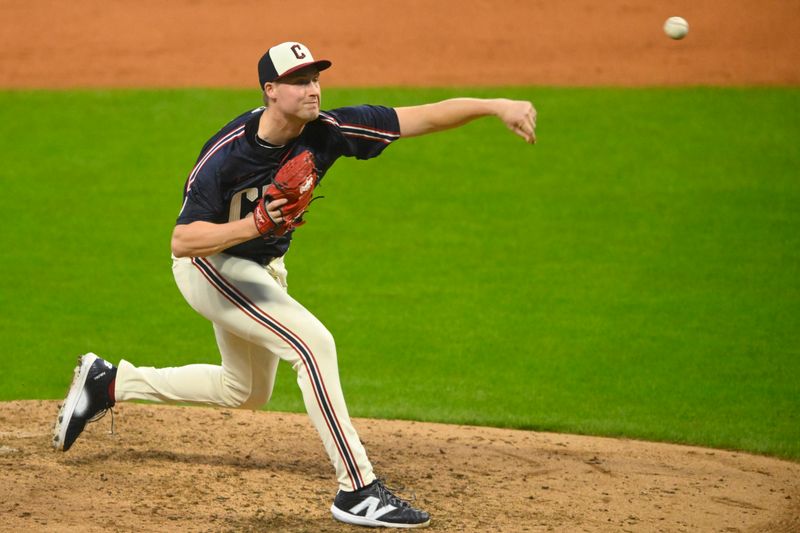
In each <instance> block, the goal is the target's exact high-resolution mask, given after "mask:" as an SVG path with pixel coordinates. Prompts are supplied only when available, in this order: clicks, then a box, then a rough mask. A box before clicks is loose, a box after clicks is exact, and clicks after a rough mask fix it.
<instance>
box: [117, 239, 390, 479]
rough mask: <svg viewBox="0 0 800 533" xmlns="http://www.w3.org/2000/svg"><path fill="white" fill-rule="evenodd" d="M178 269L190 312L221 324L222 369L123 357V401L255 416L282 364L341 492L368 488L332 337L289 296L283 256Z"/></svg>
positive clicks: (218, 259) (181, 262)
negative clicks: (136, 362)
mask: <svg viewBox="0 0 800 533" xmlns="http://www.w3.org/2000/svg"><path fill="white" fill-rule="evenodd" d="M172 270H173V274H174V276H175V281H176V282H177V284H178V288H179V289H180V291H181V293H182V294H183V296H184V298H186V301H187V302H189V305H191V306H192V308H194V310H195V311H197V312H198V313H200V314H201V315H203V316H204V317H206V318H207V319H208V320H210V321H211V322H212V323H213V324H214V333H215V334H216V338H217V345H218V347H219V352H220V355H221V357H222V362H221V364H220V365H206V364H194V365H188V366H183V367H178V368H150V367H135V366H133V365H132V364H130V363H129V362H127V361H124V360H123V361H121V362H120V364H119V367H118V368H119V370H118V372H117V381H116V387H115V393H116V399H117V401H125V400H150V401H156V402H163V403H194V404H204V405H214V406H221V407H232V408H248V409H258V408H260V407H262V406H263V405H264V404H266V403H267V402H268V401H269V399H270V396H271V394H272V388H273V385H274V383H275V374H276V371H277V368H278V361H279V360H280V359H283V360H284V361H287V362H289V363H290V364H291V365H292V368H294V370H295V372H297V383H298V385H299V386H300V390H301V391H302V393H303V401H304V402H305V406H306V411H307V412H308V415H309V416H310V417H311V421H312V422H313V424H314V427H316V429H317V431H318V432H319V435H320V437H321V438H322V443H323V445H324V446H325V450H326V451H327V452H328V456H329V457H330V460H331V462H332V463H333V465H334V467H335V468H336V476H337V479H338V482H339V487H340V488H341V489H342V490H347V491H352V490H357V489H360V488H361V487H364V486H366V485H368V484H369V483H371V482H372V481H373V480H374V479H375V476H374V474H373V472H372V465H371V464H370V462H369V459H368V458H367V454H366V452H365V451H364V447H363V445H362V444H361V441H360V440H359V438H358V435H357V433H356V430H355V428H353V425H352V423H351V421H350V416H349V415H348V413H347V406H346V405H345V401H344V395H343V394H342V388H341V384H340V382H339V369H338V365H337V361H336V346H335V344H334V340H333V337H332V336H331V334H330V332H328V330H327V329H326V328H325V326H324V325H322V323H321V322H320V321H319V320H318V319H317V318H316V317H315V316H314V315H312V314H311V313H310V312H309V311H308V310H307V309H306V308H304V307H303V306H302V305H300V303H299V302H297V301H296V300H295V299H294V298H292V297H291V296H289V294H288V293H287V291H286V269H285V267H284V264H283V260H282V258H279V259H276V260H274V261H272V262H271V263H270V264H269V265H267V266H266V267H263V266H261V265H259V264H258V263H255V262H253V261H249V260H246V259H241V258H238V257H233V256H230V255H226V254H216V255H213V256H210V257H202V258H200V257H198V258H178V259H174V260H173V265H172Z"/></svg>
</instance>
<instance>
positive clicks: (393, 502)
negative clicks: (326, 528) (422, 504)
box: [331, 479, 431, 528]
mask: <svg viewBox="0 0 800 533" xmlns="http://www.w3.org/2000/svg"><path fill="white" fill-rule="evenodd" d="M331 512H332V513H333V517H334V518H335V519H336V520H339V521H340V522H346V523H348V524H355V525H357V526H368V527H397V528H414V527H425V526H427V525H428V524H430V523H431V517H430V515H429V514H428V513H426V512H425V511H421V510H419V509H415V508H413V507H411V505H410V504H409V503H408V502H406V501H404V500H401V499H400V498H398V497H397V496H395V495H394V494H392V493H391V491H390V490H389V489H388V488H386V486H385V485H384V484H383V482H382V481H380V480H378V479H376V480H375V481H373V482H372V483H370V484H369V485H367V486H366V487H364V488H363V489H361V490H357V491H355V492H346V491H343V490H340V491H339V492H338V493H337V494H336V498H335V499H334V500H333V505H331Z"/></svg>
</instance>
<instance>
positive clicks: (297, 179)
mask: <svg viewBox="0 0 800 533" xmlns="http://www.w3.org/2000/svg"><path fill="white" fill-rule="evenodd" d="M318 181H319V175H318V172H317V168H316V166H314V156H313V154H312V153H311V152H309V151H308V150H305V151H303V152H301V153H300V154H298V155H296V156H294V157H293V158H292V159H290V160H289V161H287V162H286V164H284V165H283V166H282V167H281V168H280V169H279V170H278V173H277V174H275V177H274V178H272V183H270V184H269V186H268V187H267V190H266V191H265V192H264V197H263V198H261V200H259V202H258V205H257V206H256V209H255V211H253V214H254V219H255V223H256V228H258V232H259V233H260V234H261V235H262V236H263V237H264V238H267V239H272V238H275V237H280V236H281V235H285V234H286V233H288V232H289V231H291V230H293V229H295V228H297V227H299V226H302V225H303V224H305V223H306V221H305V220H303V213H305V211H306V209H308V204H310V203H311V200H312V198H313V196H314V188H315V187H316V186H317V182H318ZM281 198H286V199H287V202H286V203H285V204H284V205H283V206H281V208H280V212H281V215H282V217H283V221H282V222H275V220H273V219H272V217H270V216H269V213H268V212H267V204H268V203H270V202H272V201H273V200H279V199H281Z"/></svg>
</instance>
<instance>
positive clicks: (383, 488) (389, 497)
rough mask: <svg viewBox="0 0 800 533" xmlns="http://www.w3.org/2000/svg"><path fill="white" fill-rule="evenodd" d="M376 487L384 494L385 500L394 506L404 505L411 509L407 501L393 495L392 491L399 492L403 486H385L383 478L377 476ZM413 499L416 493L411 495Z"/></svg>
mask: <svg viewBox="0 0 800 533" xmlns="http://www.w3.org/2000/svg"><path fill="white" fill-rule="evenodd" d="M378 487H380V490H381V492H382V493H383V494H385V495H386V500H387V502H388V503H390V504H392V505H394V506H396V507H406V508H408V509H413V507H412V506H411V504H410V503H408V502H407V501H405V500H403V499H401V498H399V497H397V496H395V494H394V492H395V491H397V492H401V491H402V490H403V489H404V488H405V487H400V488H399V489H393V488H389V487H387V486H386V483H385V482H384V480H383V478H378ZM412 496H413V499H416V495H412Z"/></svg>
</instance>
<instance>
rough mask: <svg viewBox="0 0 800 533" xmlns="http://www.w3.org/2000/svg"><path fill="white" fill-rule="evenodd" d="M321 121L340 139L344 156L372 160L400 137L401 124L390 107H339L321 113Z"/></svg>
mask: <svg viewBox="0 0 800 533" xmlns="http://www.w3.org/2000/svg"><path fill="white" fill-rule="evenodd" d="M320 119H321V120H322V122H323V123H324V124H326V125H328V126H329V127H330V128H331V129H332V130H333V134H334V135H336V136H337V137H338V141H339V145H340V147H341V151H342V155H344V156H347V157H355V158H357V159H370V158H372V157H376V156H378V155H380V153H381V152H383V150H384V149H385V148H386V147H387V146H389V144H391V143H392V142H394V141H396V140H397V139H399V138H400V123H399V121H398V120H397V113H396V112H395V110H394V109H393V108H391V107H384V106H371V105H363V106H354V107H340V108H338V109H333V110H331V111H324V112H322V113H320Z"/></svg>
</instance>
